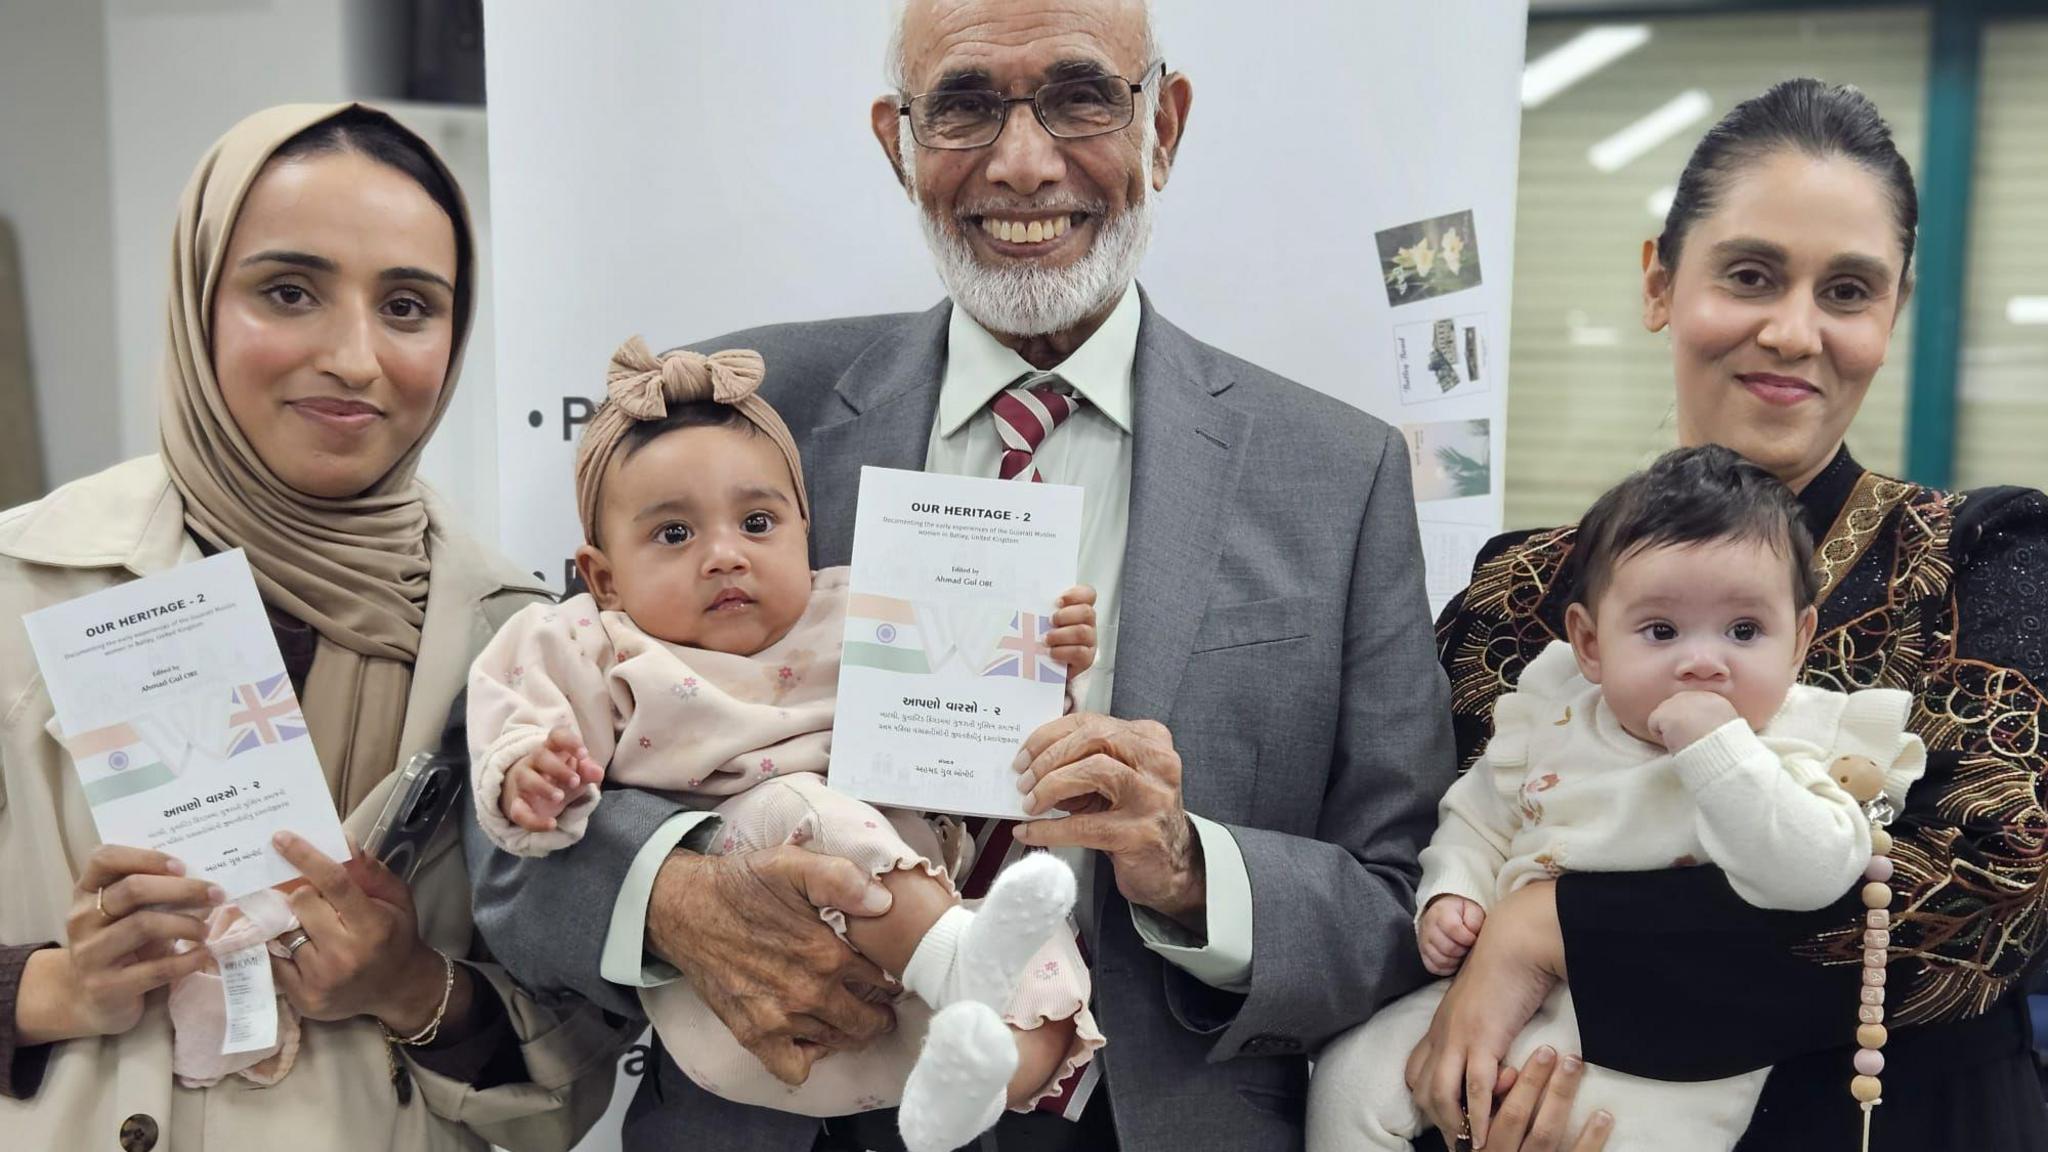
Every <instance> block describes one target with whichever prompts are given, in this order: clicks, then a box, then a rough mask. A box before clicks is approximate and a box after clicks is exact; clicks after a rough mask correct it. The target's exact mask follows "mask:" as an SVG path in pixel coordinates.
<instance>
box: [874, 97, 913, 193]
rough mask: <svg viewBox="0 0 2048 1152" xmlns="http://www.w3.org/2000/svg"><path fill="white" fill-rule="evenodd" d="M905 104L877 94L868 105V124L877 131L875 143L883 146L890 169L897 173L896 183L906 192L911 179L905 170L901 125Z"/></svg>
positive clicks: (883, 153)
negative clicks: (902, 110) (873, 100)
mask: <svg viewBox="0 0 2048 1152" xmlns="http://www.w3.org/2000/svg"><path fill="white" fill-rule="evenodd" d="M902 107H903V105H902V104H901V103H900V102H898V101H897V100H895V99H892V98H891V97H888V96H877V97H875V102H874V103H873V104H871V105H869V106H868V126H869V127H871V128H873V129H874V131H875V143H877V144H880V145H881V146H882V155H883V157H885V158H886V159H887V160H888V161H889V170H890V171H892V172H894V173H896V184H897V186H898V187H900V188H902V189H903V190H904V191H905V192H909V191H910V179H909V177H908V176H906V175H905V174H904V171H903V137H902V135H901V133H900V130H899V129H900V125H901V124H902V121H903V113H902V112H901V109H902Z"/></svg>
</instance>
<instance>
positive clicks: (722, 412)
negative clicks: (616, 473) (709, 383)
mask: <svg viewBox="0 0 2048 1152" xmlns="http://www.w3.org/2000/svg"><path fill="white" fill-rule="evenodd" d="M679 428H737V429H739V430H740V431H742V432H745V433H746V434H747V435H749V436H759V435H761V430H760V429H759V428H756V427H754V422H753V421H752V420H749V419H747V418H746V416H745V415H743V414H742V413H741V412H740V410H739V409H737V408H735V407H733V406H732V405H730V404H720V403H719V402H718V401H716V400H693V401H690V402H688V403H684V404H671V405H669V406H668V415H666V416H663V417H662V418H661V419H659V420H638V421H635V422H633V423H632V424H629V425H627V426H626V431H625V434H624V435H622V436H620V437H619V452H620V456H619V461H620V463H624V462H625V461H627V460H630V459H632V458H633V454H634V453H635V452H638V451H640V450H641V449H642V448H645V447H647V446H648V445H649V444H652V443H654V442H655V441H656V440H659V439H661V438H662V437H663V436H666V435H668V434H669V433H671V432H674V431H676V430H677V429H679Z"/></svg>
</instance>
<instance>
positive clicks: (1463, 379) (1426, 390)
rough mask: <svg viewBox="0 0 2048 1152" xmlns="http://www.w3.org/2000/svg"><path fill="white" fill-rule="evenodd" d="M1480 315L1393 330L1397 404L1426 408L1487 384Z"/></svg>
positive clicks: (1483, 321) (1482, 316)
mask: <svg viewBox="0 0 2048 1152" xmlns="http://www.w3.org/2000/svg"><path fill="white" fill-rule="evenodd" d="M1485 324H1486V315H1485V313H1482V312H1474V313H1470V314H1468V315H1464V316H1446V317H1444V318H1442V319H1440V320H1418V321H1416V322H1415V323H1412V324H1396V325H1394V371H1395V373H1396V378H1397V379H1398V380H1399V381H1400V386H1401V403H1403V404H1426V403H1429V402H1430V401H1432V400H1448V399H1450V398H1452V397H1454V396H1470V395H1476V394H1477V393H1480V392H1485V391H1487V390H1488V389H1489V388H1490V387H1491V386H1492V385H1491V382H1490V380H1489V373H1488V371H1487V368H1486V338H1485V336H1484V335H1483V334H1482V330H1483V329H1484V327H1485Z"/></svg>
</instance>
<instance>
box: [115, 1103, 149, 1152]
mask: <svg viewBox="0 0 2048 1152" xmlns="http://www.w3.org/2000/svg"><path fill="white" fill-rule="evenodd" d="M155 1147H156V1118H155V1117H153V1116H145V1115H143V1114H142V1113H140V1112H137V1113H136V1114H135V1115H133V1116H130V1117H129V1118H127V1119H126V1120H123V1121H121V1152H150V1149H152V1148H155Z"/></svg>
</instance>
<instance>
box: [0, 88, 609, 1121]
mask: <svg viewBox="0 0 2048 1152" xmlns="http://www.w3.org/2000/svg"><path fill="white" fill-rule="evenodd" d="M473 247H474V244H473V237H472V235H471V232H470V223H469V216H468V212H467V210H466V208H465V207H464V204H463V200H462V196H461V192H460V190H459V189H458V187H457V186H456V183H455V180H454V179H453V177H452V176H450V175H449V173H448V171H447V170H446V168H444V167H443V166H442V164H441V162H440V160H439V158H438V157H436V156H435V155H434V153H433V151H432V150H431V149H430V148H429V147H428V146H427V145H426V143H425V142H424V141H422V140H420V139H419V138H418V137H417V136H415V135H413V134H412V133H411V132H409V131H407V130H406V129H405V128H403V127H401V126H400V125H399V124H398V123H397V122H396V121H394V120H392V119H391V118H390V117H388V116H386V115H384V114H383V113H381V112H378V111H375V110H373V109H369V108H365V107H362V106H359V105H344V106H339V107H337V106H324V107H315V106H306V105H295V106H288V107H281V108H272V109H269V110H268V111H265V112H260V113H258V114H256V115H255V116H252V117H250V118H249V119H247V120H245V121H243V122H242V123H240V124H238V125H236V126H235V127H234V128H232V129H230V130H229V132H228V133H227V135H225V136H223V137H222V138H221V139H220V140H219V141H218V142H217V143H216V144H215V145H214V147H213V148H212V150H211V151H209V152H208V154H207V155H206V157H205V158H204V159H203V160H202V161H201V162H200V165H199V167H198V169H197V170H196V171H195V173H194V174H193V177H192V181H191V183H190V184H189V185H188V186H187V188H186V191H185V195H184V198H183V201H182V203H181V206H180V209H179V214H178V224H177V234H176V237H175V242H174V246H173V260H172V264H173V266H172V288H171V299H170V326H169V339H168V343H169V347H168V350H167V351H168V355H167V357H166V362H165V369H164V390H163V395H162V416H161V445H162V451H161V453H160V454H159V455H156V456H150V457H145V458H142V459H137V460H130V461H128V462H127V463H124V464H121V465H118V466H116V467H114V468H112V469H109V470H108V471H106V472H103V473H100V474H99V475H96V476H90V477H87V478H85V479H83V480H79V481H77V482H75V483H72V484H68V485H66V486H64V487H62V488H59V489H58V490H56V491H55V492H52V493H51V494H50V495H48V496H47V497H45V498H44V499H42V500H40V501H37V502H36V503H34V504H29V505H25V506H23V507H20V508H16V509H14V510H12V511H9V512H6V513H0V616H5V617H7V618H9V619H15V618H19V617H20V616H21V615H22V614H23V613H26V612H31V611H34V610H35V609H38V608H41V607H44V606H46V605H49V604H54V603H58V602H61V601H64V600H68V599H71V598H73V597H76V596H79V595H82V594H84V593H87V592H91V591H94V590H96V589H100V588H105V587H108V586H111V585H114V584H118V583H121V582H123V581H126V580H129V579H133V578H134V577H136V576H138V575H146V574H149V573H152V572H157V571H161V570H163V569H167V568H171V567H175V566H177V565H179V564H183V563H187V562H189V561H192V560H195V559H198V558H199V557H201V556H203V555H208V554H212V553H215V552H220V551H225V550H228V549H233V548H239V549H242V550H243V551H244V552H245V553H246V554H247V556H248V559H249V564H250V567H251V568H252V569H253V570H254V573H255V578H256V583H257V586H258V588H259V590H260V591H261V593H262V597H263V601H264V604H265V606H266V607H267V608H268V610H269V613H270V617H271V623H272V628H273V631H274V632H275V634H276V638H277V641H278V646H279V649H280V651H281V653H282V655H283V656H284V663H285V667H286V670H287V671H288V673H289V674H290V678H291V682H292V687H293V690H294V692H295V693H296V695H297V698H298V701H299V703H300V705H301V710H302V713H303V715H304V717H305V722H306V726H307V729H308V735H309V737H310V739H311V742H312V745H313V748H314V750H315V752H316V753H317V754H318V757H319V760H320V765H321V768H322V769H323V771H324V773H325V776H326V780H327V786H328V790H329V792H330V794H331V796H332V797H333V800H334V804H335V808H336V811H337V812H338V813H339V814H340V816H341V817H342V819H343V826H344V828H345V829H346V830H347V831H348V832H349V833H350V834H351V836H352V837H353V838H355V840H356V841H358V842H360V840H361V839H362V837H363V836H364V835H365V834H366V833H367V832H368V831H369V828H370V826H371V824H372V823H373V822H374V821H375V819H376V817H377V815H378V813H379V812H380V811H381V810H382V807H383V804H384V802H385V800H386V798H387V797H388V795H389V794H390V793H391V791H392V788H393V786H394V785H395V783H396V780H397V776H396V774H395V772H394V769H395V768H397V767H398V766H399V765H401V764H403V763H405V762H406V761H407V760H408V759H409V758H410V757H411V756H413V755H414V754H415V753H417V752H420V751H422V750H431V749H432V748H433V747H434V746H435V745H436V744H437V742H438V741H439V738H440V735H441V730H442V722H443V720H444V719H445V717H446V716H447V714H448V710H449V705H450V703H451V701H452V700H453V699H454V697H455V695H456V693H457V692H458V691H459V690H460V688H461V686H462V684H463V682H464V679H465V676H466V674H467V672H468V668H469V664H470V661H471V659H472V658H473V657H474V655H475V653H476V652H477V651H478V650H479V649H480V648H481V647H482V645H483V644H484V642H485V641H487V640H488V639H489V638H490V636H491V634H492V633H493V631H495V629H496V626H497V625H498V624H499V623H501V622H503V621H504V620H505V619H506V618H507V617H509V616H510V615H511V614H512V613H514V612H515V611H517V610H518V609H519V608H521V607H523V606H524V605H526V604H528V603H530V602H532V601H534V600H535V599H537V598H539V597H540V596H542V594H543V592H542V589H541V588H540V587H539V586H538V585H536V584H534V583H533V582H532V581H530V580H529V579H528V578H527V577H526V575H525V574H524V573H522V572H520V571H518V570H517V569H516V568H514V567H513V566H512V565H511V564H510V563H509V562H507V561H505V560H503V559H502V558H500V557H498V556H497V555H496V554H495V553H493V552H491V551H489V550H488V549H486V548H484V547H483V546H481V545H480V544H478V543H477V542H475V541H474V540H471V539H469V538H468V537H467V536H465V535H463V534H462V533H461V532H460V531H459V530H457V529H456V527H455V526H454V525H452V524H451V523H450V521H449V516H448V512H447V510H446V509H445V508H444V507H443V506H442V505H441V504H440V502H439V501H438V500H437V499H436V498H435V497H434V496H433V494H432V493H430V492H429V491H427V490H426V489H425V488H424V487H423V486H422V485H421V484H420V483H419V482H418V481H417V480H416V479H415V478H414V470H415V467H416V465H417V463H418V460H419V457H420V453H421V451H422V450H423V448H424V447H425V444H426V440H427V437H428V436H429V435H431V434H432V432H433V429H434V426H435V424H436V423H437V422H438V421H439V419H440V417H441V414H442V413H443V412H444V411H446V409H447V406H448V401H449V398H450V396H451V395H452V394H453V391H454V387H455V381H456V376H457V373H458V368H459V365H460V362H461V353H462V346H463V341H464V339H465V337H466V336H467V334H468V330H469V327H470V322H471V302H472V301H473V300H474V298H475V291H474V283H473V281H474V277H475V268H474V266H473V261H472V252H473ZM0 700H4V702H5V714H4V720H0V876H5V877H6V878H7V883H8V891H7V894H6V896H5V898H4V899H0V941H5V942H7V944H6V945H5V946H0V1131H4V1132H6V1134H7V1136H6V1140H7V1141H8V1142H9V1144H10V1146H20V1147H24V1148H50V1149H56V1148H83V1147H88V1146H90V1147H106V1146H111V1145H114V1144H116V1143H118V1144H119V1146H120V1147H121V1148H123V1149H124V1150H126V1152H138V1150H140V1152H147V1150H148V1149H151V1148H155V1147H158V1146H159V1145H160V1144H161V1146H164V1147H169V1148H174V1149H201V1148H243V1147H262V1146H267V1145H270V1144H274V1143H277V1142H278V1141H280V1140H288V1141H289V1142H290V1144H291V1145H292V1147H293V1148H294V1149H295V1150H298V1152H323V1150H330V1149H331V1150H335V1152H339V1150H341V1149H355V1148H397V1149H481V1148H484V1147H486V1146H487V1145H488V1144H489V1143H491V1142H493V1141H495V1142H497V1143H499V1144H505V1145H510V1146H513V1147H518V1148H538V1147H547V1146H554V1147H567V1146H568V1145H569V1144H572V1143H574V1141H575V1139H576V1137H577V1136H578V1135H580V1133H581V1130H582V1128H583V1127H584V1126H587V1125H588V1123H589V1122H590V1121H591V1120H592V1119H593V1118H594V1117H595V1116H596V1115H597V1113H598V1112H599V1111H601V1110H602V1108H603V1107H604V1104H605V1102H606V1101H607V1100H608V1099H609V1096H610V1083H611V1057H612V1056H613V1055H614V1054H615V1053H616V1051H617V1049H618V1047H619V1043H620V1042H621V1041H622V1039H623V1038H622V1037H617V1036H615V1035H613V1034H612V1031H611V1030H610V1029H609V1028H608V1027H607V1026H606V1024H605V1023H604V1022H603V1020H602V1019H601V1017H600V1016H599V1015H598V1014H597V1013H596V1012H595V1011H594V1010H590V1009H584V1010H582V1011H580V1012H576V1013H557V1012H551V1011H549V1010H545V1009H542V1008H540V1007H539V1006H537V1005H536V1004H534V1003H533V1002H531V1001H530V1000H528V999H527V998H525V997H524V996H523V995H522V994H520V993H519V992H518V991H517V989H515V988H514V986H513V985H512V983H511V981H510V980H508V979H507V978H506V977H505V975H504V974H503V972H502V971H500V970H499V969H498V968H497V967H496V966H494V965H492V964H489V963H484V962H480V961H478V960H475V959H473V958H472V956H473V954H474V953H475V939H474V933H473V930H472V928H471V923H470V916H469V884H468V880H467V877H466V874H465V870H464V866H463V857H462V853H461V851H460V850H459V849H458V848H457V847H456V838H457V831H456V828H457V824H456V822H454V821H451V822H449V823H448V825H447V827H446V828H445V829H444V830H443V832H442V834H441V836H440V838H439V839H438V840H437V841H436V842H434V843H432V844H430V845H429V846H428V848H427V849H426V850H425V851H424V852H423V853H422V857H423V859H424V861H425V862H424V864H423V865H422V866H421V867H420V868H419V869H418V871H417V873H416V875H415V876H414V878H413V881H412V884H411V887H410V888H408V886H407V885H406V884H405V883H404V882H402V881H400V880H399V879H398V878H397V877H396V876H394V875H393V874H392V873H390V872H389V871H387V870H385V869H384V868H383V867H382V866H381V865H379V864H377V863H375V862H374V861H371V860H369V859H367V858H365V857H363V856H362V855H361V854H360V853H358V854H357V856H356V858H355V859H352V860H349V861H346V862H336V861H333V860H330V859H327V858H326V857H324V856H322V855H321V854H320V853H319V852H318V851H316V850H314V849H313V848H312V847H311V846H310V845H308V844H307V843H306V842H305V841H303V840H300V839H298V838H296V837H291V836H288V835H287V836H281V837H279V839H278V841H277V844H276V846H277V848H278V850H279V851H280V852H281V853H283V855H284V856H285V857H286V858H287V859H288V860H290V861H291V862H292V863H293V864H294V865H296V866H297V867H298V868H299V870H300V871H301V872H302V873H304V874H305V876H306V877H307V879H308V880H309V881H310V883H309V884H308V885H307V886H305V887H303V888H300V889H298V890H297V891H295V892H293V893H292V894H291V896H290V904H291V909H292V912H293V913H294V914H295V916H296V918H297V920H298V923H299V927H298V928H297V929H296V930H294V931H292V932H288V933H286V934H285V935H284V936H283V937H280V939H279V941H278V943H279V944H280V945H281V947H280V948H278V949H276V950H275V951H274V952H273V956H274V959H273V962H272V967H273V970H274V974H275V978H276V982H277V987H278V989H279V991H280V993H281V994H282V996H283V998H284V999H285V1001H286V1002H287V1006H288V1008H289V1011H288V1012H286V1013H285V1019H284V1020H283V1021H281V1024H282V1025H283V1027H281V1029H280V1035H281V1036H282V1037H283V1040H282V1042H281V1044H280V1047H279V1049H278V1050H277V1052H275V1053H274V1054H269V1055H267V1056H266V1058H265V1059H263V1061H262V1062H261V1063H259V1064H256V1065H254V1066H251V1067H248V1068H239V1067H232V1066H230V1067H226V1068H216V1069H213V1070H212V1071H211V1072H209V1073H205V1074H200V1073H197V1072H195V1068H197V1067H201V1066H204V1064H205V1062H204V1061H198V1062H195V1061H194V1060H193V1059H192V1055H191V1052H190V1050H189V1047H188V1048H186V1049H180V1047H179V1046H178V1045H177V1044H175V1043H174V1039H175V1038H176V1036H177V1034H178V1032H179V1027H175V1026H174V1024H173V1014H172V1012H171V1010H170V1009H169V1008H168V1007H167V1001H168V1000H169V998H168V997H167V996H166V995H165V994H164V990H165V989H168V988H169V987H171V986H172V985H174V984H177V983H179V982H180V981H181V980H191V979H194V978H196V977H195V974H196V973H198V972H200V971H201V970H202V969H203V968H204V967H205V966H206V965H207V964H208V959H209V955H210V953H209V951H208V950H207V949H206V948H203V947H200V948H191V947H189V946H187V947H185V950H182V951H180V950H179V947H178V945H180V942H198V941H200V940H202V939H204V938H205V937H206V934H207V926H206V921H205V918H206V915H207V912H208V911H209V909H211V908H213V907H214V906H217V905H218V904H220V903H221V898H222V896H223V893H221V892H220V890H219V889H217V888H214V887H213V886H211V885H208V884H207V883H205V882H204V881H203V880H200V879H198V878H196V875H195V874H194V873H195V871H196V870H195V869H188V868H187V867H186V862H183V861H179V860H176V859H173V858H172V857H170V856H167V855H165V854H163V853H160V852H155V851H149V850H146V849H142V848H136V847H132V846H122V845H111V844H101V843H100V842H99V837H98V835H97V834H96V832H95V830H94V825H93V821H92V814H91V810H90V806H89V804H88V802H87V800H86V798H85V796H84V793H83V791H82V789H81V787H80V784H79V780H78V778H77V775H76V773H75V772H74V771H73V770H72V766H71V763H70V758H69V757H68V756H67V755H66V754H65V752H64V750H63V748H62V746H61V745H60V744H59V743H58V742H57V740H56V738H55V737H54V736H53V735H52V731H53V730H54V728H55V725H54V723H53V720H52V709H51V703H50V698H49V695H48V693H47V691H46V690H45V688H44V685H43V682H42V680H41V678H40V677H39V676H38V673H37V668H36V664H35V660H34V658H33V656H32V655H31V653H30V652H29V650H28V648H27V644H26V636H25V634H24V633H23V632H22V630H21V629H19V628H15V629H12V630H11V631H8V632H6V633H4V634H0ZM278 953H282V955H278ZM215 995H218V993H215ZM281 1007H282V1006H281ZM179 1013H180V1014H179V1015H178V1017H177V1019H178V1022H179V1025H180V1026H182V1025H183V1024H184V1023H185V1021H186V1020H188V1019H189V1017H188V1016H187V1015H186V1014H185V1010H184V1009H180V1010H179ZM295 1019H296V1020H297V1021H298V1024H297V1026H296V1027H293V1026H292V1023H293V1021H294V1020H295ZM215 1047H218V1045H217V1043H216V1045H215ZM201 1055H208V1053H201ZM215 1061H216V1062H218V1057H217V1055H216V1056H215ZM222 1076H224V1077H225V1078H224V1079H222V1078H221V1077H222ZM162 1142H168V1143H162Z"/></svg>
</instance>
